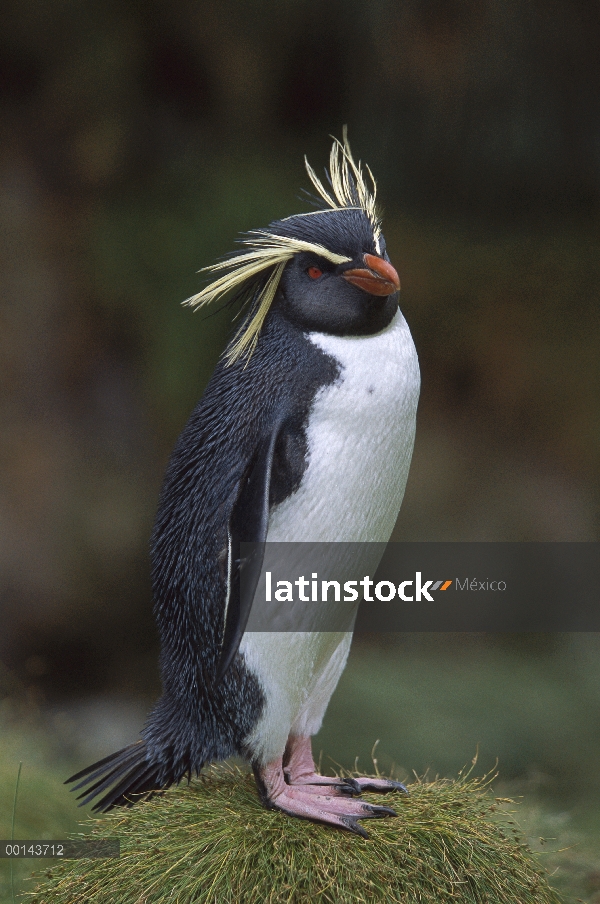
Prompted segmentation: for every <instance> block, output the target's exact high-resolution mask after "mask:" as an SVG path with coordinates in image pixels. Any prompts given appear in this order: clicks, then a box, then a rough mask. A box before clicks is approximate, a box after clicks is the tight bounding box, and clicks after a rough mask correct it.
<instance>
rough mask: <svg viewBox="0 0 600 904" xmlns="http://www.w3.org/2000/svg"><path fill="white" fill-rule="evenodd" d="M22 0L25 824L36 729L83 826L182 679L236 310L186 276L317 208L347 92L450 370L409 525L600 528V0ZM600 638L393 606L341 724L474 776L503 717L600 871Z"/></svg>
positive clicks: (6, 566) (405, 761)
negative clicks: (192, 531) (198, 427)
mask: <svg viewBox="0 0 600 904" xmlns="http://www.w3.org/2000/svg"><path fill="white" fill-rule="evenodd" d="M3 14H4V15H3V28H2V30H1V32H0V136H1V141H0V224H1V227H2V236H3V241H2V243H1V244H0V279H1V285H2V306H1V308H0V318H1V320H0V454H1V456H2V458H1V460H2V467H1V468H0V662H1V663H2V666H1V669H0V690H1V693H2V702H1V703H0V732H1V736H0V737H1V739H0V831H1V832H2V833H4V834H5V833H6V832H8V831H9V829H10V826H9V824H8V822H9V821H10V820H9V816H10V812H9V811H10V810H11V806H12V794H13V791H14V781H15V779H16V773H17V767H18V762H19V760H22V761H23V762H24V766H23V776H22V791H21V798H20V801H21V802H20V804H19V808H18V810H17V834H19V832H20V833H21V836H28V837H34V836H35V835H40V834H45V835H46V836H47V837H57V834H56V833H57V832H59V831H63V832H64V831H67V829H69V828H71V827H72V826H73V825H74V819H75V816H74V813H75V810H74V808H73V805H72V803H71V802H70V800H69V795H68V794H67V792H66V790H65V789H64V788H63V787H62V786H61V784H60V782H61V780H62V778H63V777H64V776H66V775H68V774H69V771H70V770H71V769H72V768H74V767H75V766H79V765H81V766H83V765H85V764H86V763H88V762H90V761H92V760H93V759H94V758H98V757H100V756H103V755H105V754H107V753H109V752H111V751H112V750H113V749H115V748H116V747H117V746H119V745H121V744H123V743H126V742H128V741H130V740H133V739H134V738H135V737H136V735H137V732H138V730H139V728H140V727H141V725H142V723H143V719H144V715H145V713H146V711H147V708H148V706H149V705H150V704H151V702H152V700H153V699H154V698H155V697H156V695H157V694H158V693H159V682H158V672H157V637H156V631H155V628H154V624H153V620H152V614H151V594H150V588H149V566H148V540H149V534H150V530H151V525H152V519H153V515H154V511H155V507H156V501H157V496H158V491H159V488H160V482H161V479H162V473H163V471H164V468H165V465H166V461H167V458H168V455H169V452H170V449H171V448H172V446H173V443H174V441H175V439H176V437H177V435H178V433H179V431H180V430H181V428H182V427H183V425H184V423H185V421H186V418H187V416H188V414H189V412H190V411H191V409H192V407H193V405H194V404H195V402H196V401H197V399H198V398H199V396H200V395H201V393H202V389H203V387H204V385H205V383H206V381H207V379H208V377H209V375H210V373H211V371H212V368H213V367H214V364H215V362H216V360H217V358H218V355H219V353H220V351H221V350H222V348H223V345H224V342H225V339H226V336H227V335H228V331H229V328H230V324H229V321H228V312H227V311H224V312H220V313H216V314H214V315H212V316H208V317H207V316H206V315H205V314H202V315H199V314H192V313H191V312H190V311H189V310H186V309H183V308H181V306H180V302H181V301H182V300H183V299H185V298H186V297H188V296H189V295H191V294H193V293H194V292H195V291H198V289H199V288H200V287H201V285H202V277H201V276H199V275H198V274H197V271H198V270H199V269H200V268H201V267H202V266H205V265H207V264H209V263H211V262H213V261H214V260H215V258H216V257H218V256H219V255H221V254H224V253H226V252H227V251H229V250H231V249H232V247H233V242H234V239H235V237H236V235H237V234H238V233H239V232H240V231H241V230H244V229H249V228H253V227H257V226H264V225H266V224H267V223H268V222H269V221H270V220H272V219H274V218H276V217H280V216H286V215H289V214H291V213H294V212H297V211H301V210H303V209H306V203H305V202H303V201H302V200H301V199H300V198H299V191H300V189H301V188H303V187H305V188H306V187H307V178H306V176H305V174H304V170H303V165H302V158H303V155H304V154H305V153H306V154H308V157H309V159H310V160H311V162H312V164H313V166H315V168H316V169H317V170H320V168H321V166H322V165H323V164H324V163H325V162H326V160H327V155H328V151H329V146H330V143H331V142H330V138H329V135H330V133H333V134H335V135H337V136H340V135H341V129H342V125H343V124H344V123H347V124H348V127H349V135H350V140H351V144H352V147H353V151H354V153H355V155H356V156H357V157H361V158H362V159H363V160H365V161H367V162H368V163H369V165H370V166H371V168H372V169H373V171H374V173H375V175H376V177H377V179H378V185H379V192H380V197H381V201H382V203H383V206H384V208H385V220H384V229H385V234H386V238H387V243H388V247H389V251H390V255H391V258H392V261H393V262H394V264H395V266H396V267H397V269H398V271H399V273H400V277H401V280H402V287H403V288H402V296H401V304H402V308H403V311H404V313H405V315H406V317H407V319H408V321H409V324H410V326H411V329H412V332H413V336H414V339H415V343H416V346H417V349H418V352H419V357H420V361H421V368H422V376H423V389H422V396H421V403H420V409H419V422H418V431H417V442H416V447H415V454H414V459H413V466H412V470H411V475H410V479H409V484H408V488H407V494H406V498H405V503H404V506H403V509H402V512H401V515H400V518H399V521H398V525H397V529H396V534H395V537H396V539H413V540H524V541H527V540H558V541H561V540H598V539H599V533H600V520H599V517H598V503H599V483H600V481H599V477H600V456H599V452H598V449H599V439H600V410H599V406H598V398H599V389H600V386H599V384H600V379H599V378H600V354H599V351H600V317H599V305H598V301H599V287H600V259H599V254H598V239H599V237H600V228H599V227H600V216H599V214H600V104H599V102H598V98H599V97H600V54H598V46H599V45H600V7H598V6H597V4H594V3H589V2H587V0H547V2H536V0H527V2H525V3H523V2H520V0H478V2H475V0H406V2H402V3H393V2H391V0H375V2H371V3H368V4H367V3H359V2H355V0H346V2H343V3H342V2H326V3H316V2H314V0H286V2H284V3H281V2H279V3H275V2H272V0H258V2H255V3H253V4H244V3H242V2H240V0H225V2H222V3H221V4H219V5H218V6H217V5H215V4H209V3H207V2H204V0H197V2H194V3H192V2H186V0H184V2H181V3H178V4H177V5H176V6H174V5H173V4H167V3H166V2H164V0H146V2H144V3H141V2H137V0H125V2H123V0H122V2H119V3H116V2H110V0H109V2H106V0H103V2H94V0H79V2H74V0H48V2H43V3H40V2H39V0H35V2H34V0H20V2H19V3H17V2H15V0H5V3H4V4H3ZM599 653H600V642H599V639H598V637H596V636H592V635H586V636H583V635H581V636H579V635H578V636H568V635H555V636H543V635H535V636H520V637H507V636H502V637H494V636H481V635H480V636H472V635H468V636H462V635H452V636H438V635H431V636H423V635H418V636H405V637H385V638H384V637H372V638H369V639H363V640H361V642H360V643H357V644H356V645H355V647H354V649H353V653H352V656H351V659H350V663H349V666H348V669H347V670H346V672H345V674H344V676H343V678H342V681H341V683H340V686H339V688H338V691H337V692H336V695H335V697H334V699H333V701H332V704H331V707H330V711H329V713H328V716H327V719H326V722H325V726H324V728H323V731H322V733H321V735H320V736H319V738H318V739H317V743H316V747H317V748H318V749H322V750H323V753H324V761H323V763H324V765H326V764H327V763H328V762H329V761H328V760H327V757H328V756H331V757H333V758H334V759H335V760H336V761H338V762H340V763H342V764H343V765H346V766H351V765H352V763H353V762H354V757H355V756H357V755H358V756H359V757H360V758H361V762H362V763H363V764H364V765H365V767H366V766H368V765H369V762H370V751H371V748H372V745H373V743H374V741H375V740H377V739H378V738H380V739H381V743H380V746H379V748H378V750H379V761H380V764H381V765H383V766H385V767H386V768H387V767H390V766H391V764H392V763H396V764H397V767H398V769H399V770H400V771H401V772H402V770H404V772H403V774H411V771H412V770H413V769H415V770H416V771H417V772H418V773H420V774H422V773H423V772H424V771H425V770H426V769H428V768H429V769H430V770H431V772H432V773H433V774H434V773H436V772H440V773H443V774H448V775H453V774H456V773H457V771H458V770H459V769H460V768H461V767H462V766H463V765H464V764H465V763H467V762H469V761H470V760H471V758H472V757H473V756H474V754H475V751H476V749H477V747H478V746H479V765H478V768H481V769H482V770H487V769H489V768H492V767H493V765H494V762H495V760H496V758H498V760H499V769H500V775H501V779H500V780H501V781H503V782H505V787H506V788H508V789H509V790H510V789H512V790H513V792H514V793H516V794H519V793H523V794H524V795H525V804H524V805H523V808H522V813H523V819H524V820H525V821H526V822H527V825H528V826H529V827H530V829H531V833H532V834H531V837H532V838H534V836H535V837H536V838H538V842H539V837H538V836H544V837H549V838H550V837H554V838H558V839H559V840H558V841H556V842H551V841H548V843H547V844H546V849H547V848H550V847H552V845H554V846H555V847H560V846H567V847H569V849H570V850H569V852H567V853H565V854H562V855H548V857H549V860H548V862H549V863H550V862H551V863H552V864H554V865H553V866H552V868H553V869H554V867H555V866H556V865H558V866H559V867H560V868H559V871H558V873H557V874H556V877H557V878H556V880H555V881H557V882H558V883H559V884H560V882H562V883H563V886H562V887H563V888H565V889H570V890H571V892H573V893H575V892H576V893H577V894H579V896H580V897H585V899H586V900H590V901H593V900H595V901H600V856H599V855H598V850H599V849H600V826H599V824H598V822H599V820H598V812H600V779H599V778H598V770H597V750H598V746H599V744H600V724H599V718H598V717H599V712H600V656H599ZM80 813H81V811H80ZM7 820H8V822H7ZM536 833H537V835H536ZM573 845H575V847H573ZM541 847H542V849H544V845H543V844H542V845H541ZM544 856H546V855H544ZM552 857H554V858H555V859H554V860H552ZM557 858H558V859H557ZM561 858H562V859H561ZM565 858H566V859H565ZM559 860H560V863H559V862H558V861H559ZM5 875H6V874H5V873H4V872H3V873H1V874H0V882H2V881H4V880H5ZM19 875H21V873H19ZM3 890H4V891H5V890H6V887H5V886H0V896H1V894H2V892H3Z"/></svg>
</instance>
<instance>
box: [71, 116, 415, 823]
mask: <svg viewBox="0 0 600 904" xmlns="http://www.w3.org/2000/svg"><path fill="white" fill-rule="evenodd" d="M306 168H307V172H308V175H309V177H310V179H311V181H312V183H313V185H314V187H315V189H316V191H317V192H318V194H319V196H320V203H321V202H322V203H321V207H320V209H318V210H316V211H314V212H312V213H307V214H299V215H296V216H291V217H288V218H287V219H283V220H278V221H276V222H273V223H271V224H270V225H269V226H268V227H267V228H266V229H258V230H255V231H252V232H250V233H247V234H246V235H244V236H243V237H242V239H241V245H242V249H241V250H240V251H238V252H235V253H233V254H232V255H231V256H229V257H228V258H226V259H225V260H224V261H222V262H220V263H218V264H215V265H214V266H213V267H211V268H208V269H209V270H211V271H212V272H213V273H216V274H217V278H216V279H215V280H214V281H213V282H212V283H211V284H210V285H208V286H207V287H206V288H205V289H204V290H203V291H202V292H200V294H199V295H196V296H194V297H193V298H191V299H188V303H189V304H191V305H194V306H195V305H199V304H204V303H207V302H210V301H213V300H214V299H216V298H219V297H221V296H223V295H225V294H227V293H230V292H232V291H234V290H235V291H237V292H238V293H240V292H242V293H244V297H245V298H246V300H247V301H248V302H249V310H248V313H247V315H246V318H245V320H244V321H243V323H242V326H241V328H240V329H239V330H238V332H237V333H236V334H235V335H234V337H233V339H232V340H231V342H230V343H229V345H228V347H227V349H226V351H225V353H224V355H223V357H222V359H221V360H220V362H219V364H218V365H217V368H216V370H215V372H214V374H213V376H212V378H211V380H210V382H209V384H208V386H207V388H206V391H205V393H204V395H203V397H202V399H201V401H200V402H199V404H198V406H197V407H196V409H195V410H194V412H193V414H192V416H191V417H190V420H189V422H188V424H187V426H186V427H185V429H184V430H183V433H182V434H181V436H180V437H179V440H178V442H177V445H176V447H175V450H174V452H173V454H172V456H171V459H170V462H169V465H168V469H167V473H166V476H165V480H164V484H163V488H162V493H161V497H160V504H159V508H158V514H157V518H156V523H155V527H154V532H153V537H152V579H153V591H154V599H155V614H156V619H157V622H158V627H159V631H160V638H161V656H160V666H161V674H162V683H163V694H162V697H161V698H160V700H159V701H158V703H157V704H156V706H155V708H154V710H153V712H152V713H151V715H150V716H149V718H148V721H147V723H146V726H145V728H144V730H143V732H142V739H141V740H139V741H137V743H134V744H132V745H130V746H128V747H126V748H124V749H123V750H120V751H118V752H117V753H114V754H112V755H111V756H108V757H106V758H105V759H103V760H101V761H100V762H98V763H95V764H94V765H93V766H89V767H88V768H87V769H84V770H83V771H82V772H79V773H78V774H77V775H74V776H73V777H72V778H70V779H68V781H69V782H73V781H76V782H77V785H76V786H75V788H74V790H78V789H80V788H82V787H83V788H85V790H84V791H83V792H82V793H81V794H80V795H79V796H80V798H83V803H84V804H86V803H88V802H89V801H91V800H92V799H93V798H96V797H99V798H100V799H99V800H98V801H97V802H96V804H95V806H94V810H100V811H102V810H109V809H111V808H112V807H114V806H117V805H129V804H131V803H132V802H133V801H134V800H136V799H137V798H136V797H133V798H132V795H147V794H148V793H150V792H152V791H156V790H160V789H164V788H167V787H169V786H170V785H172V784H174V783H177V782H179V781H180V780H181V779H182V778H184V777H187V778H188V779H189V778H190V776H191V775H192V774H193V773H196V774H197V773H198V772H199V771H200V770H201V769H202V767H203V766H204V765H205V764H207V763H210V762H212V761H216V760H223V759H225V758H227V757H230V756H232V755H240V756H242V757H245V758H246V759H247V760H248V761H249V762H250V763H251V764H252V767H253V769H254V773H255V776H256V782H257V786H258V790H259V794H260V797H261V799H262V801H263V802H264V804H265V805H266V806H267V807H271V808H274V809H278V810H282V811H283V812H284V813H287V814H289V815H293V816H299V817H302V818H305V819H310V820H315V821H318V822H322V823H327V824H330V825H333V826H337V827H340V828H345V829H349V830H351V831H353V832H356V833H357V834H361V835H365V834H366V833H365V832H364V829H363V828H362V827H361V826H360V825H359V824H358V822H357V821H358V820H359V819H365V818H367V817H371V818H372V817H381V816H388V815H395V813H394V811H393V810H391V809H390V808H388V807H376V806H372V805H370V804H367V803H366V802H364V801H361V800H360V799H355V798H354V795H358V794H360V792H361V791H364V790H369V791H391V790H405V789H404V788H403V786H402V785H400V784H399V783H395V782H391V781H388V780H384V779H376V780H374V779H372V778H368V777H364V778H355V779H346V780H341V779H339V778H327V777H325V776H322V775H319V774H318V773H317V770H316V767H315V764H314V761H313V757H312V753H311V737H312V735H314V734H315V733H316V732H317V731H318V730H319V728H320V726H321V722H322V720H323V716H324V713H325V710H326V708H327V704H328V702H329V699H330V697H331V695H332V693H333V691H334V689H335V687H336V685H337V683H338V680H339V678H340V675H341V673H342V671H343V669H344V666H345V664H346V659H347V656H348V650H349V647H350V641H351V636H352V635H351V634H350V633H348V632H342V633H332V632H326V633H306V632H304V633H299V632H296V633H293V632H288V633H252V632H246V633H244V628H245V625H246V623H247V619H248V613H249V607H250V606H251V605H252V598H251V597H250V598H248V597H247V594H246V598H242V595H241V592H240V582H239V574H236V569H237V570H238V572H239V568H238V563H239V554H238V558H237V559H236V555H235V551H236V549H239V543H240V541H251V542H254V541H256V542H259V543H260V542H263V541H265V540H266V541H269V542H270V541H286V542H289V541H353V542H354V541H356V542H368V541H378V542H386V541H387V540H388V539H389V537H390V534H391V532H392V529H393V527H394V524H395V521H396V517H397V515H398V511H399V509H400V504H401V502H402V497H403V494H404V488H405V485H406V480H407V476H408V469H409V465H410V459H411V455H412V449H413V441H414V433H415V415H416V409H417V400H418V395H419V366H418V361H417V355H416V351H415V347H414V345H413V341H412V338H411V335H410V332H409V329H408V326H407V324H406V321H405V319H404V317H403V316H402V313H401V312H400V310H399V308H398V291H399V288H400V282H399V279H398V275H397V273H396V270H395V269H394V267H393V266H392V265H391V263H390V260H389V258H388V255H387V252H386V246H385V241H384V238H383V235H382V233H381V225H380V219H379V216H378V213H377V210H376V206H375V182H374V180H373V177H372V176H371V173H370V170H369V171H368V173H369V177H370V182H371V185H370V186H369V185H368V184H367V180H366V178H365V175H364V173H363V170H362V168H361V165H360V163H358V164H356V163H355V161H354V159H353V157H352V154H351V151H350V147H349V145H348V141H347V136H346V134H345V133H344V139H343V141H342V142H339V141H337V140H336V141H334V144H333V147H332V150H331V157H330V169H329V173H327V179H328V185H327V186H325V185H324V184H323V183H322V182H321V181H320V180H319V179H318V177H317V176H316V174H315V173H314V171H313V170H312V168H311V167H310V166H309V164H308V162H307V163H306Z"/></svg>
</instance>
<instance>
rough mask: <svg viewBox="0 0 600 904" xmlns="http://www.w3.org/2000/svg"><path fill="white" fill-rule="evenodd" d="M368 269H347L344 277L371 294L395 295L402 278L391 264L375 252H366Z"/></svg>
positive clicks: (365, 259)
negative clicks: (376, 255)
mask: <svg viewBox="0 0 600 904" xmlns="http://www.w3.org/2000/svg"><path fill="white" fill-rule="evenodd" d="M363 260H364V262H365V264H366V265H367V267H368V268H369V269H368V270H346V272H345V273H342V276H343V277H344V279H345V280H346V281H347V282H349V283H352V285H353V286H357V287H358V288H359V289H362V290H363V291H364V292H368V294H369V295H393V293H394V292H397V291H398V290H399V288H400V279H399V277H398V274H397V273H396V271H395V270H394V268H393V267H392V265H391V264H388V262H387V261H384V260H383V258H381V257H375V255H374V254H365V255H364V256H363Z"/></svg>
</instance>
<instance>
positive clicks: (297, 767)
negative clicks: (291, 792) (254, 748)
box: [283, 735, 356, 797]
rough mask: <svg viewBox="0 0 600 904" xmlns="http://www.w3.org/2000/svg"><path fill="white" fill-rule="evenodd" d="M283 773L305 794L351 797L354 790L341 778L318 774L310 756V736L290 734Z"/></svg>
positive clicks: (284, 757)
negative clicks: (302, 736)
mask: <svg viewBox="0 0 600 904" xmlns="http://www.w3.org/2000/svg"><path fill="white" fill-rule="evenodd" d="M283 764H284V765H283V774H284V777H285V780H286V782H287V783H288V785H292V786H294V787H299V788H300V789H301V790H302V791H305V792H306V793H307V794H333V795H343V796H345V797H348V796H350V797H352V796H353V795H354V794H355V793H356V792H355V791H354V789H353V788H352V787H351V786H350V785H348V784H347V783H346V782H345V781H344V779H342V778H335V777H334V778H330V777H329V776H327V775H319V773H318V772H317V771H316V768H315V762H314V760H313V756H312V747H311V741H310V738H301V737H296V736H294V735H290V737H289V739H288V742H287V747H286V748H285V753H284V755H283Z"/></svg>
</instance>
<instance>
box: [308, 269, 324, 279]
mask: <svg viewBox="0 0 600 904" xmlns="http://www.w3.org/2000/svg"><path fill="white" fill-rule="evenodd" d="M306 272H307V273H308V275H309V276H310V278H311V279H318V278H319V276H323V271H322V270H319V268H318V267H309V268H308V270H307V271H306Z"/></svg>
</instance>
